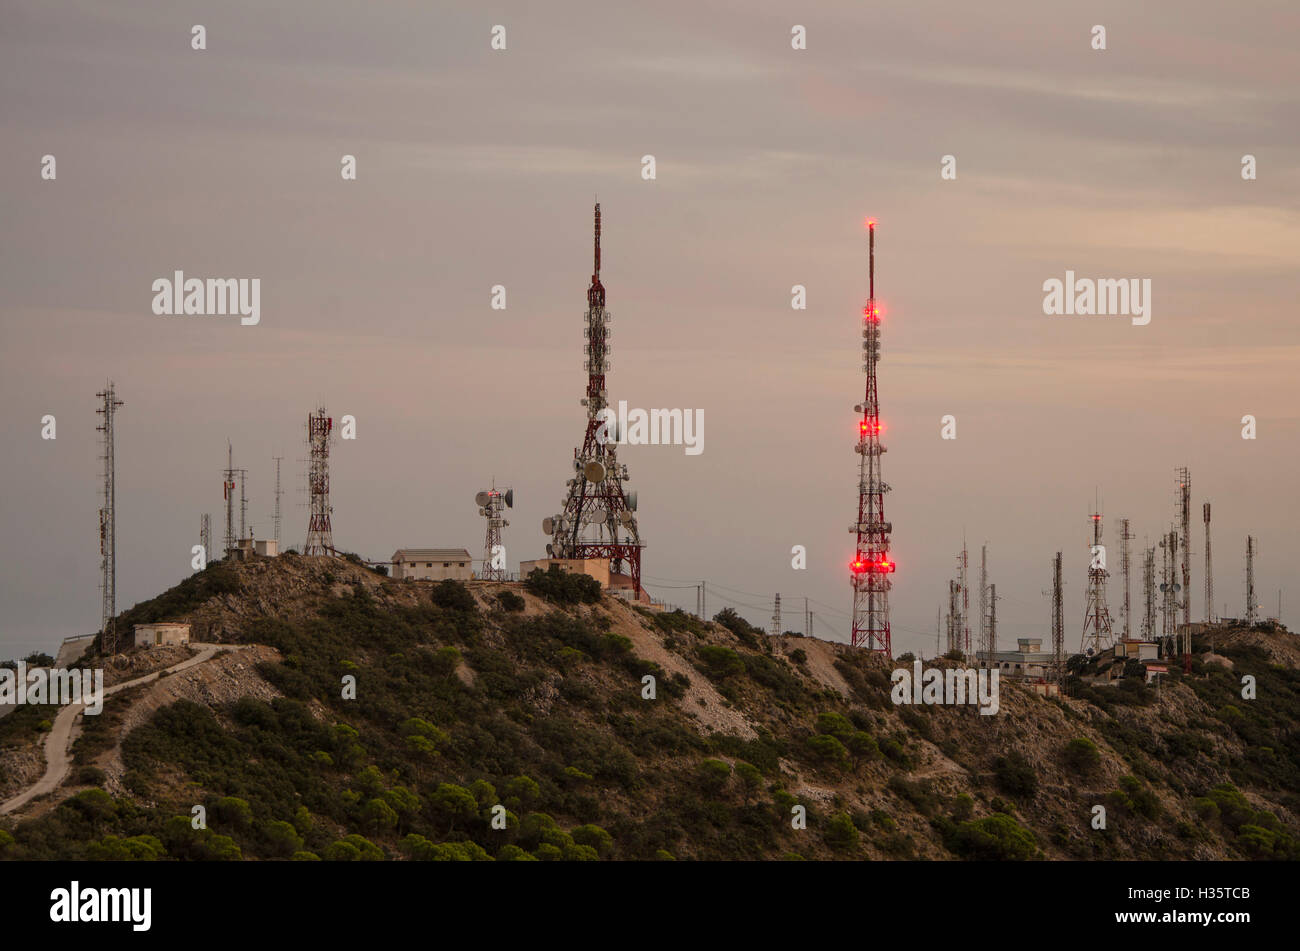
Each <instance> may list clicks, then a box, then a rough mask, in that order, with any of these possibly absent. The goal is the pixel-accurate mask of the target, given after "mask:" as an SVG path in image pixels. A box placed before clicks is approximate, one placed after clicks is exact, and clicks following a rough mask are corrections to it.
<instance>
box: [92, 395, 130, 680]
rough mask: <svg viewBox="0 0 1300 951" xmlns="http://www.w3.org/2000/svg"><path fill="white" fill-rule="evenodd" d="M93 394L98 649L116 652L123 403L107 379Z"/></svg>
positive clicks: (106, 653) (102, 651)
mask: <svg viewBox="0 0 1300 951" xmlns="http://www.w3.org/2000/svg"><path fill="white" fill-rule="evenodd" d="M95 396H97V397H99V398H100V399H101V400H103V402H104V405H103V406H102V407H100V408H99V409H97V410H95V412H96V413H98V414H100V415H102V416H103V417H104V421H103V422H102V423H100V424H99V425H98V426H96V427H95V428H96V429H97V430H99V431H100V432H101V433H103V434H104V455H103V460H104V489H103V491H104V498H103V501H104V504H103V506H102V507H101V508H100V510H99V556H100V559H99V570H100V582H99V585H100V591H101V594H102V595H103V598H102V602H101V605H100V627H99V632H100V633H99V649H100V653H102V654H105V655H111V654H116V653H117V650H118V643H117V641H118V638H117V459H116V456H115V455H114V448H113V420H114V417H115V416H116V415H117V408H118V407H119V406H124V405H125V404H124V403H123V402H122V401H121V400H119V399H118V398H117V390H116V389H115V388H114V386H113V382H112V381H111V380H110V381H109V383H108V385H107V386H106V387H105V388H104V389H103V390H102V391H100V392H98V393H96V394H95Z"/></svg>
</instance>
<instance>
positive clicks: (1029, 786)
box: [993, 753, 1038, 799]
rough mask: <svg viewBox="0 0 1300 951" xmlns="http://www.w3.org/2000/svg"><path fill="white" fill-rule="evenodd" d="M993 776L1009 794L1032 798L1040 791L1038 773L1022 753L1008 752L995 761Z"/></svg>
mask: <svg viewBox="0 0 1300 951" xmlns="http://www.w3.org/2000/svg"><path fill="white" fill-rule="evenodd" d="M993 778H994V781H995V782H996V783H997V785H998V788H999V789H1000V790H1002V791H1003V792H1004V793H1006V794H1007V795H1009V796H1016V797H1019V798H1022V799H1032V798H1033V796H1034V795H1035V793H1037V792H1038V774H1037V773H1035V772H1034V767H1033V766H1032V765H1030V763H1029V760H1027V759H1025V757H1024V755H1023V754H1021V753H1008V754H1007V755H1006V756H999V757H998V758H997V759H995V760H994V761H993Z"/></svg>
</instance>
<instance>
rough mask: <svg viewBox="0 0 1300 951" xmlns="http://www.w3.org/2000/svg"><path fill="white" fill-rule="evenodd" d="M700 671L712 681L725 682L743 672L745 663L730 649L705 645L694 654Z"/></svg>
mask: <svg viewBox="0 0 1300 951" xmlns="http://www.w3.org/2000/svg"><path fill="white" fill-rule="evenodd" d="M695 654H696V657H698V658H699V661H700V669H701V670H703V671H704V673H705V675H707V676H708V677H710V678H711V679H713V680H725V679H727V678H728V677H734V676H735V675H736V674H743V673H744V672H745V662H744V661H743V660H741V658H740V655H739V654H737V653H736V652H735V651H734V650H732V649H731V648H730V647H720V646H718V645H716V644H705V645H704V646H702V647H700V648H699V649H698V650H697V651H696V652H695Z"/></svg>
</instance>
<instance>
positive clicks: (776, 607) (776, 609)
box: [772, 591, 781, 637]
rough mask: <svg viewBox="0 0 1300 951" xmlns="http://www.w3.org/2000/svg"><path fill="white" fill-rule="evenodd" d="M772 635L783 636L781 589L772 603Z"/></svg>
mask: <svg viewBox="0 0 1300 951" xmlns="http://www.w3.org/2000/svg"><path fill="white" fill-rule="evenodd" d="M772 636H773V637H780V636H781V592H779V591H778V592H777V593H776V598H775V599H774V600H773V603H772Z"/></svg>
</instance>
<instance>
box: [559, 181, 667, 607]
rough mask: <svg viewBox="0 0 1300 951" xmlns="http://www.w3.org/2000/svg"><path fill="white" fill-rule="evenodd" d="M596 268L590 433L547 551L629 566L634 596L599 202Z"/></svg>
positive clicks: (635, 534)
mask: <svg viewBox="0 0 1300 951" xmlns="http://www.w3.org/2000/svg"><path fill="white" fill-rule="evenodd" d="M592 247H593V255H592V258H593V270H592V275H591V286H590V287H588V288H587V312H586V315H585V321H586V331H587V343H586V346H585V347H584V348H583V349H584V350H585V351H586V354H587V359H586V364H585V369H586V371H587V395H586V396H585V397H583V398H582V400H581V401H580V402H581V404H582V405H583V406H585V407H586V408H587V432H586V435H585V436H584V437H583V440H582V448H581V449H575V450H574V452H573V470H574V477H573V478H571V479H570V480H569V481H568V483H567V485H568V496H567V497H566V498H565V501H564V510H563V512H561V513H560V514H559V515H554V516H552V517H550V518H545V519H542V531H543V532H544V533H545V534H547V535H550V536H551V541H550V543H549V544H547V546H546V554H547V556H548V557H551V558H558V559H587V558H599V559H606V558H607V559H609V568H610V573H611V575H621V574H623V565H624V563H626V564H627V566H628V570H629V573H630V574H631V580H632V590H633V597H634V598H635V600H638V601H640V600H641V599H642V594H641V549H642V548H644V547H645V546H644V545H643V544H642V542H641V535H640V530H639V528H638V526H637V519H636V514H635V513H636V507H637V498H636V493H635V492H631V491H628V490H627V489H625V488H624V483H625V482H627V481H628V472H627V466H626V465H623V464H621V463H620V462H619V461H618V450H617V443H618V441H619V439H621V438H622V437H623V435H624V434H623V433H619V432H618V431H617V427H616V426H615V425H614V422H613V420H612V419H611V417H610V414H609V413H608V411H607V410H608V406H609V400H608V393H607V392H606V390H605V373H606V371H607V370H609V369H610V363H609V327H608V325H609V319H610V314H609V312H608V311H607V310H605V286H604V285H603V284H601V282H600V203H599V202H598V203H597V204H596V209H595V232H594V238H593V244H592Z"/></svg>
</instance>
